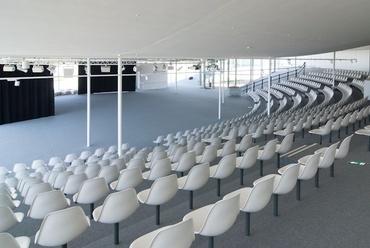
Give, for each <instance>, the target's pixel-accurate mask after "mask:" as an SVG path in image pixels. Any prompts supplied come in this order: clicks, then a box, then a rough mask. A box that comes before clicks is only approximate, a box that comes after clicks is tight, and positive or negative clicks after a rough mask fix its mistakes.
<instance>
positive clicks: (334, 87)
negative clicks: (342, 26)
mask: <svg viewBox="0 0 370 248" xmlns="http://www.w3.org/2000/svg"><path fill="white" fill-rule="evenodd" d="M335 55H336V54H335V52H333V90H334V88H335Z"/></svg>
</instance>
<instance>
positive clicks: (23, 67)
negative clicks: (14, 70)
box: [22, 61, 30, 70]
mask: <svg viewBox="0 0 370 248" xmlns="http://www.w3.org/2000/svg"><path fill="white" fill-rule="evenodd" d="M22 69H23V70H28V69H30V63H29V62H28V61H22Z"/></svg>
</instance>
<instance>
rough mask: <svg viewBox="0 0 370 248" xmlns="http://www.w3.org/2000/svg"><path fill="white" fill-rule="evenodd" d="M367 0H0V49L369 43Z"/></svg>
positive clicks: (198, 50)
mask: <svg viewBox="0 0 370 248" xmlns="http://www.w3.org/2000/svg"><path fill="white" fill-rule="evenodd" d="M369 10H370V1H369V0H351V1H348V0H325V1H322V0H311V1H307V0H201V1H199V0H187V1H182V0H157V1H148V0H135V1H127V0H104V1H97V0H79V1H75V0H63V1H55V0H27V1H24V0H3V1H0V30H1V33H2V35H1V38H0V44H1V46H0V56H1V57H7V56H8V57H72V58H73V57H82V58H87V57H91V58H111V57H113V58H114V57H117V56H118V54H120V55H121V56H122V57H123V58H127V59H129V58H130V59H135V58H138V59H140V58H158V59H161V58H162V59H163V58H166V59H193V58H194V59H197V58H253V57H259V58H260V57H287V56H300V55H310V54H317V53H324V52H333V51H340V50H344V49H351V48H356V47H360V46H366V45H370V32H369V30H370V15H369V14H368V12H369Z"/></svg>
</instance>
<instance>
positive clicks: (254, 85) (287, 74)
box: [246, 63, 306, 92]
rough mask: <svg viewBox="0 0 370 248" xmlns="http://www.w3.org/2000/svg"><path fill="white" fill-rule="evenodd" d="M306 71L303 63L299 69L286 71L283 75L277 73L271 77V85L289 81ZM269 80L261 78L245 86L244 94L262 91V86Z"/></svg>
mask: <svg viewBox="0 0 370 248" xmlns="http://www.w3.org/2000/svg"><path fill="white" fill-rule="evenodd" d="M305 70H306V63H304V64H303V65H302V66H301V67H299V68H297V69H294V70H291V71H289V70H288V71H287V72H284V73H279V74H277V75H273V76H271V84H277V83H280V81H282V80H289V79H290V78H291V77H298V75H302V74H305ZM268 81H269V78H268V77H263V78H261V79H258V80H255V81H253V82H252V83H249V84H247V85H246V92H252V91H255V90H256V89H262V88H263V87H264V86H266V85H267V84H268Z"/></svg>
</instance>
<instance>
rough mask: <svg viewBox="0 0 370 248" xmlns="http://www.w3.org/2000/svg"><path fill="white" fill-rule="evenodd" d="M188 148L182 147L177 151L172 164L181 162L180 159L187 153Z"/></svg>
mask: <svg viewBox="0 0 370 248" xmlns="http://www.w3.org/2000/svg"><path fill="white" fill-rule="evenodd" d="M187 150H188V148H187V147H186V146H180V147H177V148H176V149H175V152H174V154H173V156H172V158H171V163H176V162H178V161H179V159H180V157H181V156H182V155H183V154H185V153H186V152H187Z"/></svg>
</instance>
